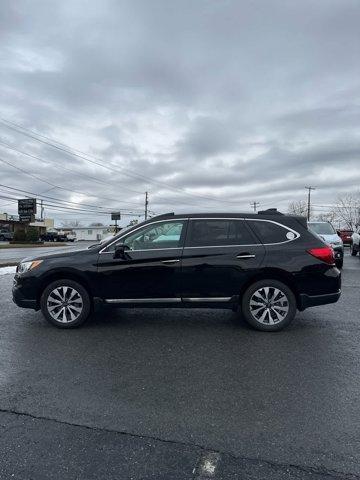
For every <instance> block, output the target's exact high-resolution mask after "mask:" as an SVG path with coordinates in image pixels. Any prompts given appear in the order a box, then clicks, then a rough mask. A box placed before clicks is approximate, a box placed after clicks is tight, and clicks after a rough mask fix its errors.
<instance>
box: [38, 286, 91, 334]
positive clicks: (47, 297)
mask: <svg viewBox="0 0 360 480" xmlns="http://www.w3.org/2000/svg"><path fill="white" fill-rule="evenodd" d="M40 305H41V311H42V313H43V315H44V317H45V318H46V320H48V321H49V322H50V323H51V324H52V325H55V326H56V327H59V328H75V327H79V326H80V325H82V324H83V323H84V322H85V320H86V319H87V318H88V316H89V314H90V310H91V301H90V297H89V294H88V292H87V291H86V289H85V288H84V287H83V286H82V285H80V284H79V283H77V282H75V281H73V280H67V279H63V280H56V281H55V282H52V283H50V284H49V285H48V286H47V287H46V288H45V290H44V292H43V294H42V296H41V300H40Z"/></svg>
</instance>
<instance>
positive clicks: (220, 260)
mask: <svg viewBox="0 0 360 480" xmlns="http://www.w3.org/2000/svg"><path fill="white" fill-rule="evenodd" d="M264 255H265V249H264V246H263V245H262V244H259V242H257V240H256V239H255V238H254V235H253V234H252V232H251V230H250V229H249V227H248V226H247V224H246V222H245V221H244V220H242V219H239V218H190V219H189V226H188V229H187V235H186V241H185V248H184V253H183V260H182V297H183V300H184V302H199V303H201V302H204V303H208V302H227V301H229V300H230V299H231V297H233V296H234V295H239V292H240V290H241V287H242V286H243V285H244V283H245V282H247V280H248V279H249V278H250V276H252V275H253V274H254V272H256V271H257V269H258V268H259V267H260V265H261V262H262V260H263V258H264Z"/></svg>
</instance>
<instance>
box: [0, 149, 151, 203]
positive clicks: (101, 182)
mask: <svg viewBox="0 0 360 480" xmlns="http://www.w3.org/2000/svg"><path fill="white" fill-rule="evenodd" d="M0 145H1V146H3V147H5V148H8V149H9V150H13V151H14V152H17V153H20V154H21V155H26V156H27V157H31V158H33V159H35V160H38V161H39V162H42V163H45V164H46V165H49V164H50V163H51V164H53V162H49V161H48V160H45V159H43V158H41V157H39V156H37V155H33V154H32V153H28V152H24V151H23V150H19V149H18V148H15V147H13V146H12V145H10V144H8V143H6V142H4V141H0ZM53 166H54V167H55V168H57V169H59V170H61V171H66V172H70V173H71V174H72V175H74V174H75V175H79V176H81V177H82V178H84V177H85V178H89V179H90V180H92V181H93V182H96V183H100V184H102V185H106V186H108V185H109V183H108V182H105V181H103V180H99V179H98V178H96V177H93V176H91V175H87V174H85V173H83V172H76V171H74V170H72V169H70V168H66V167H64V166H61V167H60V166H58V165H53ZM122 188H125V190H128V191H129V192H133V193H137V194H139V195H142V194H143V192H139V191H137V190H132V189H130V188H128V187H122Z"/></svg>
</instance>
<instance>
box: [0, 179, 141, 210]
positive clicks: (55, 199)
mask: <svg viewBox="0 0 360 480" xmlns="http://www.w3.org/2000/svg"><path fill="white" fill-rule="evenodd" d="M0 187H3V188H6V189H9V190H13V191H15V192H17V193H21V194H26V195H25V196H32V197H36V198H38V197H43V199H45V200H47V199H49V200H47V201H51V202H52V203H51V204H58V203H60V204H65V205H60V206H61V207H64V208H65V207H67V204H70V205H75V206H79V203H77V202H71V201H70V200H62V199H59V198H56V197H52V196H49V195H44V194H39V193H34V192H30V191H28V190H22V189H19V188H15V187H10V186H8V185H3V184H0ZM6 193H7V192H6ZM4 198H5V197H4ZM6 198H8V199H11V198H14V197H6ZM14 200H15V201H16V202H17V198H14ZM45 205H50V203H49V204H45ZM80 206H84V207H90V208H92V209H102V210H104V209H106V210H107V212H106V213H107V214H108V213H109V212H110V210H111V209H112V208H111V207H103V206H99V205H91V204H88V203H81V204H80ZM87 210H88V211H92V212H93V213H101V210H90V209H87ZM121 212H129V213H131V214H132V213H134V214H135V215H138V214H139V213H140V212H136V211H134V212H132V211H129V210H128V209H121Z"/></svg>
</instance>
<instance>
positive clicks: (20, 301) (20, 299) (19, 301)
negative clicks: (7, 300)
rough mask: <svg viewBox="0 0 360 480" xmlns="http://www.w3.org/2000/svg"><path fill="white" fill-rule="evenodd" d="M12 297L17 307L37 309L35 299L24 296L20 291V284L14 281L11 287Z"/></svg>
mask: <svg viewBox="0 0 360 480" xmlns="http://www.w3.org/2000/svg"><path fill="white" fill-rule="evenodd" d="M12 298H13V302H14V303H16V305H17V306H18V307H22V308H32V309H33V310H39V305H38V302H37V300H36V299H32V298H26V297H25V296H24V294H23V292H22V291H21V286H19V285H18V284H16V283H14V285H13V289H12Z"/></svg>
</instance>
